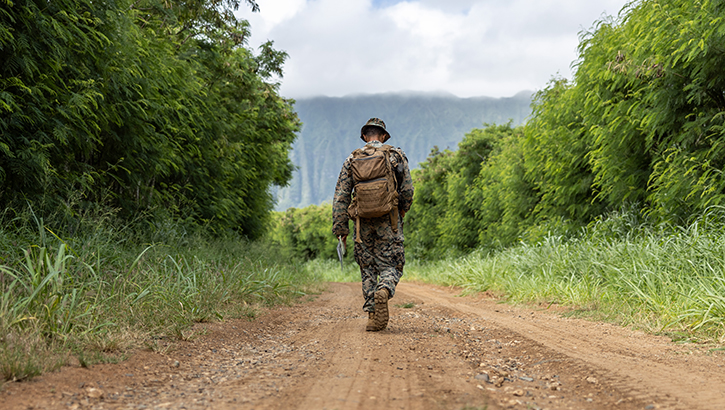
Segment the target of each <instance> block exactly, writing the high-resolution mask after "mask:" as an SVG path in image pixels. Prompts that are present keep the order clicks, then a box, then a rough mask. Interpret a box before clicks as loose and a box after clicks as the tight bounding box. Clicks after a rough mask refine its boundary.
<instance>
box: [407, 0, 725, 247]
mask: <svg viewBox="0 0 725 410" xmlns="http://www.w3.org/2000/svg"><path fill="white" fill-rule="evenodd" d="M724 12H725V3H723V2H721V1H703V2H698V3H692V2H688V1H684V0H666V1H638V2H633V3H631V4H629V5H628V6H626V7H625V8H624V9H623V10H622V12H621V13H620V17H619V18H617V19H614V18H606V19H603V20H601V21H599V22H597V23H596V25H595V26H594V29H593V30H592V31H591V32H589V33H585V34H583V35H582V41H581V44H580V46H579V55H580V58H579V60H578V61H577V63H576V66H577V71H576V74H575V76H574V80H573V81H572V82H568V81H566V80H562V79H554V80H552V82H551V83H550V84H549V86H548V87H547V88H546V89H544V90H542V91H540V92H539V93H537V95H536V96H535V99H534V103H533V113H532V116H531V118H530V119H529V121H528V122H527V123H526V124H525V125H524V126H522V127H520V128H516V129H510V128H508V129H507V128H506V127H501V126H494V127H488V128H486V129H484V130H474V131H472V132H471V133H469V134H467V135H466V138H465V139H464V140H463V141H462V142H461V144H460V145H459V149H458V151H456V152H449V151H445V152H439V151H438V150H434V151H433V153H432V154H431V155H430V156H429V158H428V160H427V162H426V163H425V164H423V166H422V168H421V170H420V171H419V172H417V173H416V174H415V179H414V183H415V185H416V200H415V202H414V204H413V209H411V211H410V214H409V215H410V221H409V222H410V227H411V228H412V232H411V231H410V230H409V231H408V232H409V235H408V237H409V239H410V241H409V243H410V244H411V245H412V246H413V250H415V251H416V253H417V254H418V255H420V256H424V257H428V256H440V255H442V254H445V253H447V252H455V251H465V250H470V249H474V248H479V247H483V248H494V247H497V246H499V245H509V244H511V243H513V242H514V241H516V240H517V239H519V238H524V239H525V238H541V237H542V236H543V234H545V233H546V232H547V231H551V230H555V231H558V232H567V231H568V232H572V230H576V229H578V228H579V227H582V226H584V225H586V224H588V223H591V222H592V221H594V220H595V219H596V218H597V217H599V216H600V215H602V214H604V213H606V212H608V211H613V210H617V209H620V208H621V207H623V206H625V205H626V204H628V203H629V204H636V206H637V207H638V208H639V209H640V210H642V211H643V212H645V213H647V214H649V215H651V216H653V217H655V218H656V219H655V220H657V221H666V222H673V223H684V224H686V223H689V222H690V219H691V217H692V215H701V214H702V213H703V212H705V211H706V210H707V209H708V207H711V206H713V205H722V204H723V203H724V202H725V178H724V177H723V173H722V168H723V166H724V165H725V144H724V142H725V127H724V125H725V71H723V70H722V67H723V66H725V49H723V47H722V44H724V43H725V18H723V17H722V16H723V15H725V13H724ZM483 135H489V137H488V139H487V143H485V144H484V143H482V140H481V136H483ZM472 158H478V159H479V160H478V161H471V159H472Z"/></svg>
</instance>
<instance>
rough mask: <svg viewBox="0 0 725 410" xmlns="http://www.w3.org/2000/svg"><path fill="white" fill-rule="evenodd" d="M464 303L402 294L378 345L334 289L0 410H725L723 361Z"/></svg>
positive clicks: (354, 300)
mask: <svg viewBox="0 0 725 410" xmlns="http://www.w3.org/2000/svg"><path fill="white" fill-rule="evenodd" d="M457 295H458V292H456V291H453V290H450V289H445V288H439V287H434V286H429V285H421V284H411V283H405V282H404V283H401V284H400V286H399V287H398V291H397V293H396V296H395V298H394V299H392V300H391V301H390V304H391V321H390V325H389V327H388V329H386V330H385V331H382V332H377V333H374V332H365V331H364V327H365V323H366V320H367V319H366V316H364V315H363V312H362V311H361V309H360V308H361V306H362V296H361V295H360V285H359V284H339V283H333V284H330V286H329V291H328V292H325V293H323V294H322V295H320V296H319V297H318V298H316V300H315V301H313V302H307V303H304V304H302V305H297V306H293V307H281V308H275V309H273V310H270V311H267V312H265V313H264V314H263V315H262V316H261V317H260V318H258V319H257V320H255V321H253V322H248V321H242V320H239V321H237V320H234V321H226V322H224V323H213V324H200V325H198V327H197V330H200V331H201V333H202V334H201V335H200V336H199V337H198V338H196V339H194V340H192V341H189V342H178V343H175V344H172V345H169V347H168V349H166V348H165V347H164V346H163V345H162V346H160V352H150V351H141V352H138V353H136V354H134V355H133V356H132V357H131V358H130V359H129V360H127V361H125V362H123V363H120V364H115V365H110V364H109V365H96V366H92V367H91V368H89V369H84V368H80V367H76V368H73V367H67V368H64V369H63V370H62V371H60V372H58V373H53V374H48V375H45V376H43V377H40V378H36V379H35V380H32V381H30V382H23V383H8V384H6V385H5V386H4V389H3V391H2V392H0V408H2V409H44V408H48V409H68V408H71V409H73V408H94V409H206V408H213V409H456V410H459V409H478V408H480V409H483V408H488V409H500V408H515V409H718V408H725V369H724V368H723V367H722V366H723V364H725V356H723V355H722V354H721V353H719V351H715V352H709V351H708V350H707V349H705V348H702V347H697V346H693V345H676V344H673V343H672V342H670V341H669V339H666V338H662V337H655V336H649V335H645V334H644V333H640V332H635V331H631V330H628V329H624V328H620V327H616V326H613V325H609V324H601V323H592V322H587V321H583V320H578V319H568V318H562V317H560V316H558V315H555V314H552V313H547V311H546V310H545V309H531V308H528V309H526V308H517V307H511V306H507V305H503V304H498V303H496V301H494V300H492V299H486V298H482V297H478V298H474V297H458V296H457ZM165 349H166V350H165Z"/></svg>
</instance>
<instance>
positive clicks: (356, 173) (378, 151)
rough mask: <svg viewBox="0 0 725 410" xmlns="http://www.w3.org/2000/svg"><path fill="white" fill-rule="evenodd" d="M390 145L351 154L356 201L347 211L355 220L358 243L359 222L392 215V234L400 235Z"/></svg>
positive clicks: (395, 180)
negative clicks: (363, 219) (397, 233)
mask: <svg viewBox="0 0 725 410" xmlns="http://www.w3.org/2000/svg"><path fill="white" fill-rule="evenodd" d="M391 149H393V147H392V146H391V145H383V146H382V147H380V148H375V147H371V146H365V147H363V148H359V149H356V150H355V151H353V152H352V161H351V167H350V168H351V170H352V179H353V183H354V185H353V199H352V202H351V203H350V207H348V210H347V212H348V214H350V218H352V219H354V220H355V242H362V240H361V239H360V218H377V217H381V216H384V215H386V214H390V224H391V225H392V228H393V232H397V231H398V182H397V179H396V178H395V174H394V173H393V166H392V164H391V163H390V150H391Z"/></svg>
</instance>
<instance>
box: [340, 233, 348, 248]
mask: <svg viewBox="0 0 725 410" xmlns="http://www.w3.org/2000/svg"><path fill="white" fill-rule="evenodd" d="M340 240H341V241H342V246H343V247H344V248H345V249H347V235H341V236H340Z"/></svg>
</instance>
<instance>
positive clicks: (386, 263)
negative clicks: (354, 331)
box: [354, 216, 405, 312]
mask: <svg viewBox="0 0 725 410" xmlns="http://www.w3.org/2000/svg"><path fill="white" fill-rule="evenodd" d="M360 239H361V240H362V243H358V242H357V241H355V250H354V256H355V262H357V264H358V265H360V276H361V279H362V293H363V297H364V298H365V303H364V304H363V310H364V311H365V312H373V311H375V298H374V295H375V292H376V291H378V290H380V289H387V290H388V293H389V295H390V297H391V298H392V297H393V296H394V295H395V286H397V284H398V282H399V281H400V277H401V276H403V266H404V265H405V251H404V249H403V240H404V236H403V224H402V222H399V223H398V232H393V229H392V228H391V225H390V217H389V216H382V217H380V218H370V219H366V218H361V219H360Z"/></svg>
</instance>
